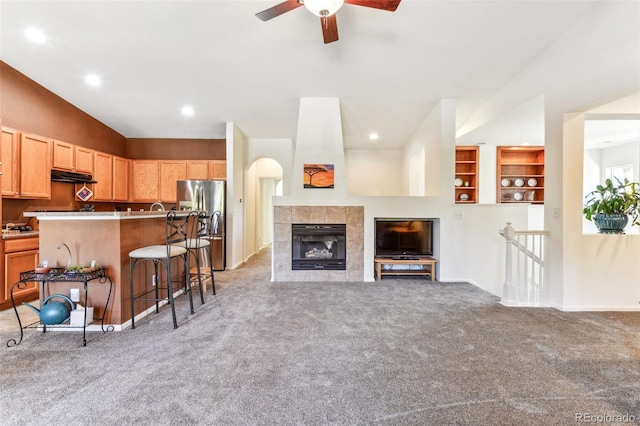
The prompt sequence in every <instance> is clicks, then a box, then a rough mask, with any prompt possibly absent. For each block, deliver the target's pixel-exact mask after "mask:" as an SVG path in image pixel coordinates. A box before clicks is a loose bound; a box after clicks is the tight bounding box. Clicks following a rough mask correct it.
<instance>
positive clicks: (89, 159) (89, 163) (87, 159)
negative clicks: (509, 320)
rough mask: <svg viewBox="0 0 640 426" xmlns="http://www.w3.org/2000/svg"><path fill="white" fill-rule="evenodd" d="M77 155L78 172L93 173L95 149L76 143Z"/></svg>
mask: <svg viewBox="0 0 640 426" xmlns="http://www.w3.org/2000/svg"><path fill="white" fill-rule="evenodd" d="M74 150H75V157H76V172H78V173H86V174H88V175H93V161H94V158H93V154H94V151H93V150H92V149H89V148H85V147H83V146H79V145H74Z"/></svg>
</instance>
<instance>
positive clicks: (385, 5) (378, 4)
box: [344, 0, 400, 12]
mask: <svg viewBox="0 0 640 426" xmlns="http://www.w3.org/2000/svg"><path fill="white" fill-rule="evenodd" d="M344 2H345V3H349V4H353V5H356V6H365V7H372V8H374V9H382V10H388V11H389V12H393V11H395V10H396V9H397V8H398V5H399V4H400V0H344Z"/></svg>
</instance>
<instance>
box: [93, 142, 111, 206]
mask: <svg viewBox="0 0 640 426" xmlns="http://www.w3.org/2000/svg"><path fill="white" fill-rule="evenodd" d="M93 168H94V173H93V180H95V181H96V182H97V183H95V184H93V200H94V201H112V200H113V155H111V154H106V153H104V152H100V151H95V152H94V156H93Z"/></svg>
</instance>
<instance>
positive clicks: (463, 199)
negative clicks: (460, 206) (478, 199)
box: [460, 192, 469, 201]
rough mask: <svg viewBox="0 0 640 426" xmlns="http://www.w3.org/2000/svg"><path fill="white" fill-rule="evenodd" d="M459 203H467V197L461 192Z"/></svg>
mask: <svg viewBox="0 0 640 426" xmlns="http://www.w3.org/2000/svg"><path fill="white" fill-rule="evenodd" d="M460 201H469V195H468V194H465V193H464V192H463V193H462V194H460Z"/></svg>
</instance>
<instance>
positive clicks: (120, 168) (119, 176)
mask: <svg viewBox="0 0 640 426" xmlns="http://www.w3.org/2000/svg"><path fill="white" fill-rule="evenodd" d="M129 163H130V161H129V160H128V159H126V158H122V157H118V156H114V157H113V201H124V202H126V201H129Z"/></svg>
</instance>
